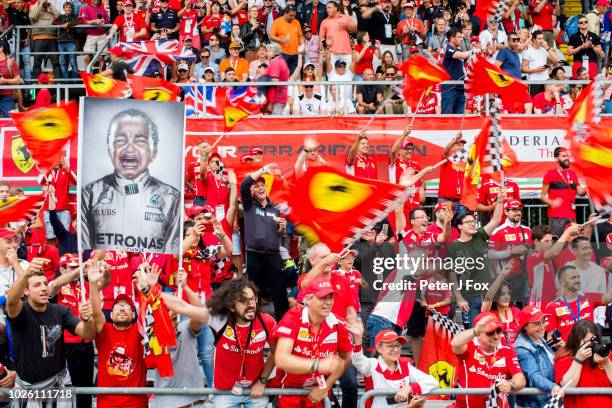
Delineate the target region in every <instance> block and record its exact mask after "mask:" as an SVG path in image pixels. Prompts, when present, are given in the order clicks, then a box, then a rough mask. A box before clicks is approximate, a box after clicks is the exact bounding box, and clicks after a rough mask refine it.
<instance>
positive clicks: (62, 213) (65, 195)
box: [38, 159, 76, 244]
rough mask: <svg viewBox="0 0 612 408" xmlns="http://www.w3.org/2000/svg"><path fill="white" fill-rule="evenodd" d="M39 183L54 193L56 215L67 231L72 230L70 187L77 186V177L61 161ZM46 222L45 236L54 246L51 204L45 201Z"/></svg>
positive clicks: (40, 177) (41, 177) (42, 175)
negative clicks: (50, 214) (50, 217)
mask: <svg viewBox="0 0 612 408" xmlns="http://www.w3.org/2000/svg"><path fill="white" fill-rule="evenodd" d="M38 181H39V183H40V184H41V185H42V186H43V188H46V189H47V191H48V192H49V193H51V192H53V193H54V194H55V198H56V200H57V202H56V204H55V213H56V214H57V217H58V218H59V220H60V221H61V223H62V225H63V226H64V228H66V230H70V186H71V185H76V175H75V174H74V173H73V172H72V171H70V168H69V167H68V164H67V163H66V161H65V160H64V159H62V160H60V161H59V162H58V163H57V165H56V166H55V167H53V168H52V169H51V170H49V171H48V172H46V173H45V174H42V173H41V175H40V176H39V178H38ZM43 211H44V220H45V236H46V238H47V239H48V240H50V241H51V242H50V243H52V244H54V243H55V233H54V232H53V227H52V226H51V221H50V220H49V202H48V200H47V201H45V204H44V206H43Z"/></svg>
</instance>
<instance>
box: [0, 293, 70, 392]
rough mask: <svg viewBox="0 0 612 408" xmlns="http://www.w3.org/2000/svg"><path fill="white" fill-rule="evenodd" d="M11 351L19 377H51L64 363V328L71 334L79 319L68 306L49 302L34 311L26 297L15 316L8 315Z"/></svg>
mask: <svg viewBox="0 0 612 408" xmlns="http://www.w3.org/2000/svg"><path fill="white" fill-rule="evenodd" d="M9 322H10V323H11V335H12V339H13V349H14V350H13V351H14V354H15V363H16V367H17V374H18V375H19V377H20V378H21V379H23V380H25V381H27V382H29V383H36V382H39V381H42V380H44V379H47V378H49V377H52V376H54V375H56V374H57V373H59V372H61V371H62V370H63V369H64V368H65V367H66V353H65V349H64V329H66V330H68V331H69V332H70V333H72V334H76V333H75V332H74V330H75V328H76V326H77V324H79V322H80V320H79V319H78V318H77V317H76V316H75V315H74V313H72V310H70V309H69V308H68V307H66V306H64V305H57V304H53V303H49V304H48V305H47V310H45V311H44V312H42V313H41V312H36V311H34V310H33V309H32V307H31V306H30V304H29V303H28V301H27V298H26V299H24V300H23V308H22V309H21V313H19V315H17V317H15V318H13V319H11V318H9Z"/></svg>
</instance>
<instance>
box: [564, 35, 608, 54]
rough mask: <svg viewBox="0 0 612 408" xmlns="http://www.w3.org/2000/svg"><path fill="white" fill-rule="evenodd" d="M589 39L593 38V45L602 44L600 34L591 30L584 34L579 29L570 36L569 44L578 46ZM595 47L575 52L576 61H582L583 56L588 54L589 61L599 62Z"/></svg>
mask: <svg viewBox="0 0 612 408" xmlns="http://www.w3.org/2000/svg"><path fill="white" fill-rule="evenodd" d="M589 40H591V42H592V43H593V47H595V46H597V45H600V44H601V42H600V41H599V36H598V35H597V34H595V33H592V32H590V31H589V32H587V33H586V35H583V34H582V33H581V32H580V31H578V32H577V33H576V34H574V35H572V36H571V37H570V39H569V44H568V45H571V46H572V47H574V48H578V47H580V46H581V45H582V44H583V43H585V42H587V41H589ZM593 47H591V48H585V49H582V50H580V51H578V52H577V53H576V54H574V61H575V62H582V57H584V56H585V55H586V56H587V57H589V62H597V54H595V51H594V50H593Z"/></svg>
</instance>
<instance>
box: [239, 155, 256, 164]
mask: <svg viewBox="0 0 612 408" xmlns="http://www.w3.org/2000/svg"><path fill="white" fill-rule="evenodd" d="M253 160H255V159H254V158H253V156H251V155H250V154H249V153H245V154H243V155H242V156H240V163H242V164H244V163H249V162H252V161H253Z"/></svg>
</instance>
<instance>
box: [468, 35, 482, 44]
mask: <svg viewBox="0 0 612 408" xmlns="http://www.w3.org/2000/svg"><path fill="white" fill-rule="evenodd" d="M470 42H480V37H478V36H477V35H473V36H471V37H470Z"/></svg>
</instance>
